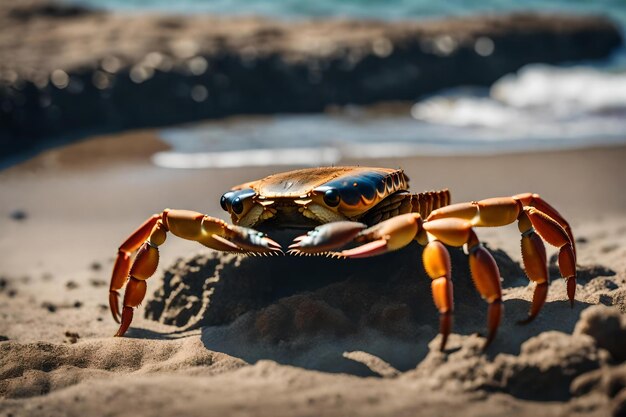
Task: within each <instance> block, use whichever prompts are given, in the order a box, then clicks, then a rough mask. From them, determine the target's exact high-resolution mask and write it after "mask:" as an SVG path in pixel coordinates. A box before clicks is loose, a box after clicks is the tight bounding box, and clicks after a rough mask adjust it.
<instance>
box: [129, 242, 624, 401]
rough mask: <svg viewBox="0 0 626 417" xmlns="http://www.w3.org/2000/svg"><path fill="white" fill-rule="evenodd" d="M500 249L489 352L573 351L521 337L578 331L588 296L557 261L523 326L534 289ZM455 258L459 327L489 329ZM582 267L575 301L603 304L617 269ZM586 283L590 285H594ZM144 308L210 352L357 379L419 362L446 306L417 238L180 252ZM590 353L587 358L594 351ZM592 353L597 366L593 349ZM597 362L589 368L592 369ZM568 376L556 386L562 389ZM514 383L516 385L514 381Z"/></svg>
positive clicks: (460, 330) (463, 262) (456, 343)
mask: <svg viewBox="0 0 626 417" xmlns="http://www.w3.org/2000/svg"><path fill="white" fill-rule="evenodd" d="M493 254H494V257H495V258H496V259H497V262H498V265H499V268H500V271H501V275H502V277H503V287H504V294H505V317H504V320H503V323H502V324H501V327H500V331H499V336H498V337H497V339H496V341H495V342H494V345H493V348H492V349H491V350H490V352H504V353H509V354H519V353H520V351H521V352H522V353H523V349H524V348H527V349H531V350H533V349H534V350H542V348H541V347H542V346H548V347H547V348H546V349H548V350H551V351H554V352H553V353H554V355H555V356H554V357H555V358H557V357H558V358H561V356H563V357H566V356H567V355H566V354H563V355H558V354H557V353H556V352H557V351H558V348H556V347H555V346H558V345H559V344H558V342H555V341H553V340H552V339H550V338H548V339H546V340H543V339H541V340H540V341H536V342H534V343H535V344H538V345H539V346H540V347H532V346H533V345H532V344H531V345H529V346H526V345H522V344H523V343H524V342H525V341H527V340H528V339H530V338H532V337H534V336H537V335H539V334H540V333H541V332H542V331H551V330H559V331H563V332H567V333H571V332H572V331H573V330H574V326H575V325H576V321H577V320H578V317H579V315H580V313H581V312H582V311H583V309H584V308H585V307H587V306H588V305H589V304H588V303H587V302H585V301H582V302H580V301H579V302H578V303H577V304H576V306H575V308H574V309H573V310H572V309H570V308H569V305H568V303H567V302H566V301H565V285H564V282H563V280H562V279H560V278H559V277H558V270H557V269H555V268H552V272H553V273H554V274H556V275H555V276H553V279H554V282H553V283H552V286H551V290H550V297H549V301H548V303H547V304H546V305H545V307H544V311H543V313H542V315H541V316H540V317H539V318H538V319H537V320H536V321H535V322H533V323H531V324H530V325H527V326H519V325H517V324H516V322H517V321H518V320H520V319H523V318H525V316H526V314H527V311H528V308H529V306H530V302H529V300H531V298H532V288H533V287H532V285H528V280H527V278H526V277H525V275H524V272H523V271H522V269H521V268H520V266H519V265H518V264H517V263H516V262H515V261H513V260H512V259H511V258H510V257H509V256H508V255H507V254H506V253H504V252H502V251H493ZM451 256H452V263H453V271H454V272H453V280H454V282H455V288H454V291H455V300H456V305H455V308H456V313H455V327H454V332H455V333H456V334H459V335H465V336H467V335H476V333H477V332H482V331H484V329H485V322H486V304H485V302H484V301H483V300H481V298H480V296H479V295H478V293H477V292H476V290H475V288H474V286H473V283H472V281H471V277H470V275H469V267H468V261H467V256H465V255H464V254H463V252H462V251H461V250H457V249H452V250H451ZM580 275H581V279H580V283H581V284H582V285H581V286H580V290H579V293H580V295H581V296H582V297H579V298H582V299H583V300H587V299H589V300H593V301H595V302H597V299H598V297H599V292H601V291H600V290H599V289H598V288H596V285H597V281H603V282H605V283H606V282H612V281H611V279H612V278H611V277H612V276H613V275H615V273H614V272H613V271H611V270H609V269H607V268H602V267H598V266H591V267H583V268H581V270H580ZM597 275H606V276H600V277H599V276H597ZM587 285H590V286H591V287H593V290H587V289H586V286H587ZM603 288H605V289H606V291H609V288H611V286H610V285H609V286H606V285H605V284H603ZM613 292H614V291H613ZM146 317H148V318H151V319H155V320H158V321H160V322H162V323H165V324H175V325H177V326H182V327H183V328H185V329H190V328H196V327H203V330H202V340H203V342H204V344H205V346H206V347H207V348H208V349H209V350H214V351H219V352H225V353H227V354H229V355H232V356H235V357H239V358H242V359H244V360H245V361H247V362H251V363H253V362H256V361H259V360H263V359H271V360H274V361H277V362H279V363H282V364H287V365H293V366H299V367H304V368H308V369H314V370H321V371H325V372H347V373H351V374H354V375H360V376H366V375H377V376H380V375H390V374H394V373H395V372H398V371H400V372H403V371H407V370H411V369H414V368H415V367H416V366H417V365H418V364H419V363H420V362H421V361H422V360H423V359H424V358H425V357H426V356H427V355H428V354H429V346H428V342H429V341H431V340H433V339H434V342H433V343H435V344H436V343H438V340H439V338H438V336H437V333H438V314H437V312H436V309H435V307H434V305H433V302H432V298H431V291H430V279H429V278H428V277H427V276H426V274H425V272H424V270H423V267H422V265H421V248H420V247H419V246H418V245H411V246H409V247H407V248H405V249H403V250H401V251H398V252H396V253H391V254H388V255H386V256H383V257H376V258H370V259H361V260H348V261H347V260H334V259H328V258H320V257H297V258H294V257H281V258H270V259H268V258H246V257H237V256H232V255H222V254H215V253H208V254H201V255H196V256H193V257H191V258H190V259H188V260H179V261H178V262H177V263H176V264H175V265H174V266H172V267H171V268H169V269H168V270H167V271H166V272H165V277H164V282H163V286H162V287H161V288H160V289H158V290H157V291H156V293H155V295H154V297H153V299H152V300H151V301H150V302H148V304H147V306H146ZM130 334H131V335H132V334H133V333H132V330H131V333H130ZM546 337H547V336H546ZM464 339H465V338H464V337H458V338H453V339H451V340H450V342H449V344H448V348H449V351H450V352H454V350H457V349H461V350H463V349H464V347H463V346H465V345H464V342H462V341H463V340H464ZM475 339H476V340H477V342H476V343H477V344H480V343H482V342H478V339H479V338H478V337H475ZM481 340H482V339H481ZM585 340H587V339H585ZM529 343H530V342H529ZM577 343H578V342H577ZM577 343H575V344H574V346H577ZM581 343H583V342H581ZM584 343H587V344H589V343H588V342H584ZM553 345H554V346H553ZM566 345H568V346H566V347H567V348H573V347H572V346H569V345H571V344H568V343H566ZM585 346H586V345H585ZM603 346H604V345H603ZM472 349H473V350H470V351H469V353H467V354H468V355H470V354H471V355H473V356H476V354H477V351H476V349H474V348H472ZM435 350H436V349H435ZM344 352H348V354H344ZM358 352H365V353H367V354H368V355H373V356H374V357H375V358H377V360H372V358H371V357H367V356H363V355H361V354H359V353H358ZM582 355H583V356H585V357H587V356H589V355H588V352H583V353H582ZM378 360H379V361H380V362H378ZM555 360H556V359H555ZM559 360H560V359H559ZM590 360H591V362H593V363H595V364H596V365H595V367H597V363H598V360H597V358H595V357H594V358H592V359H590ZM583 362H584V361H583ZM381 363H382V364H386V365H381ZM564 363H567V362H564ZM387 365H388V366H389V368H388V367H387ZM585 366H586V365H585ZM583 368H584V367H583ZM592 368H594V367H593V366H591V365H589V367H587V368H584V369H585V370H589V369H592ZM539 369H540V368H537V372H539V371H538V370H539ZM566 373H567V372H566ZM568 381H569V380H568ZM494 384H495V383H494ZM511 384H514V383H513V382H511ZM478 385H481V384H478ZM568 385H569V382H568V383H564V384H560V385H559V387H561V388H559V389H562V387H563V386H565V387H567V386H568ZM565 390H566V391H567V388H565ZM506 391H507V392H515V391H516V388H510V389H507V390H506ZM518 391H519V392H522V389H521V388H520V389H518ZM540 391H541V390H540ZM540 391H537V394H545V395H547V396H548V397H551V398H552V397H554V398H561V397H563V395H564V394H563V392H562V391H559V394H547V393H545V392H540ZM533 392H534V391H533ZM530 395H534V394H530Z"/></svg>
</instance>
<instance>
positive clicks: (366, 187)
mask: <svg viewBox="0 0 626 417" xmlns="http://www.w3.org/2000/svg"><path fill="white" fill-rule="evenodd" d="M399 179H400V178H399V176H398V180H397V181H399ZM393 183H394V179H393V178H392V177H391V175H388V174H384V173H379V172H366V173H363V174H361V175H350V176H346V177H341V178H338V179H336V180H333V181H329V182H327V183H326V184H324V185H322V186H320V187H317V188H316V189H315V191H316V192H321V193H324V192H326V191H328V190H330V189H336V190H337V191H338V192H339V195H340V196H341V201H343V202H344V203H345V204H347V205H351V206H354V205H357V204H358V203H359V202H360V201H361V197H363V198H364V199H365V200H367V201H372V200H374V198H375V197H376V194H377V193H378V194H379V195H381V196H382V195H383V194H385V192H392V191H393V190H394V187H393ZM386 184H390V185H391V187H389V189H388V190H386ZM395 188H398V187H395Z"/></svg>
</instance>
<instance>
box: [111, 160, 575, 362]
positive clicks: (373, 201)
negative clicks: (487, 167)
mask: <svg viewBox="0 0 626 417" xmlns="http://www.w3.org/2000/svg"><path fill="white" fill-rule="evenodd" d="M220 204H221V206H222V208H223V209H224V210H225V211H227V212H228V213H229V214H230V217H231V219H232V223H233V224H228V223H227V222H225V221H223V220H221V219H219V218H215V217H211V216H208V215H205V214H202V213H198V212H194V211H188V210H173V209H166V210H163V212H162V213H160V214H154V215H153V216H152V217H150V218H149V219H148V220H146V221H145V222H144V223H143V224H142V225H141V226H139V228H137V230H135V231H134V232H133V233H132V234H131V235H130V236H129V237H128V238H127V239H126V240H125V241H124V243H122V245H121V246H120V247H119V250H118V254H117V259H116V261H115V265H114V267H113V273H112V277H111V285H110V290H109V305H110V308H111V312H112V314H113V318H114V319H115V320H116V321H117V322H118V323H120V327H119V329H118V331H117V333H116V334H115V336H123V335H124V334H125V333H126V331H127V330H128V328H129V326H130V324H131V321H132V319H133V310H134V308H136V307H137V306H139V304H140V303H141V301H142V300H143V299H144V296H145V294H146V280H147V279H148V278H150V277H151V276H152V275H153V274H154V272H155V270H156V268H157V265H158V262H159V251H158V247H159V246H161V245H162V244H163V243H164V242H165V239H166V234H167V232H170V233H172V234H174V235H176V236H178V237H180V238H183V239H188V240H193V241H196V242H198V243H200V244H202V245H204V246H207V247H209V248H211V249H214V250H217V251H225V252H236V253H242V254H253V255H259V254H260V255H327V256H333V257H341V258H365V257H371V256H377V255H383V254H385V253H387V252H391V251H396V250H398V249H400V248H402V247H404V246H406V245H408V244H409V243H411V242H412V241H417V242H418V243H419V244H421V245H423V246H424V249H423V252H422V262H423V264H424V269H425V271H426V273H427V275H428V276H429V277H430V279H431V280H432V281H431V287H432V296H433V301H434V304H435V306H436V308H437V310H438V311H439V316H440V318H439V322H440V327H439V333H440V334H441V343H440V349H441V350H444V349H445V346H446V341H447V339H448V336H449V334H450V332H451V329H452V314H453V310H454V302H453V286H452V279H451V264H450V255H449V252H448V249H447V247H446V246H452V247H461V246H463V247H464V248H465V251H466V253H467V254H468V256H469V265H470V270H471V275H472V279H473V282H474V285H475V287H476V290H477V291H478V292H479V293H480V295H481V296H482V298H483V299H484V300H485V301H486V302H487V305H488V307H487V310H488V313H487V336H486V340H485V344H484V348H486V347H487V346H489V344H490V343H491V342H492V341H493V339H494V336H495V335H496V331H497V328H498V326H499V323H500V320H501V316H502V312H503V306H502V289H501V284H500V273H499V271H498V267H497V265H496V262H495V260H494V258H493V257H492V255H491V254H490V253H489V251H487V250H486V249H485V248H484V247H483V245H482V244H481V242H480V241H479V239H478V237H477V235H476V233H475V230H474V229H475V228H477V227H494V226H504V225H507V224H510V223H513V222H515V221H517V222H518V227H519V230H520V232H521V236H522V237H521V250H522V259H523V263H524V267H525V271H526V275H527V276H528V278H529V280H530V281H532V282H534V283H535V287H534V293H533V299H532V303H531V306H530V310H529V312H528V316H527V317H526V318H525V319H524V320H522V321H521V323H528V322H530V321H532V320H533V319H534V318H535V317H536V316H537V314H538V313H539V311H540V310H541V307H542V306H543V304H544V302H545V300H546V297H547V293H548V284H549V282H548V279H549V277H548V269H547V262H546V250H545V246H544V243H543V242H544V241H545V242H547V243H549V244H551V245H553V246H555V247H556V248H558V249H559V254H558V263H559V269H560V272H561V275H562V276H563V278H564V279H565V280H566V282H567V285H566V288H567V296H568V298H569V301H570V303H571V304H572V306H573V303H574V296H575V291H576V248H575V244H574V236H573V234H572V231H571V228H570V226H569V224H568V222H567V221H566V220H565V219H564V218H563V216H561V215H560V214H559V212H558V211H557V210H556V209H554V208H553V207H552V206H551V205H550V204H548V203H547V202H546V201H544V200H543V199H542V198H541V197H540V196H539V195H537V194H533V193H525V194H517V195H513V196H511V197H496V198H489V199H485V200H481V201H472V202H466V203H457V204H450V192H449V191H448V190H447V189H444V190H440V191H429V192H423V193H411V192H409V178H408V177H407V176H406V175H405V173H404V172H403V171H402V170H401V169H388V168H367V167H359V166H353V167H321V168H309V169H300V170H295V171H290V172H284V173H279V174H275V175H270V176H268V177H266V178H263V179H260V180H257V181H252V182H248V183H245V184H241V185H239V186H236V187H233V188H232V189H231V190H230V191H228V192H227V193H225V194H224V195H223V196H222V198H221V201H220ZM253 227H257V228H260V227H263V228H264V230H268V231H269V233H270V234H271V232H272V231H275V230H278V229H284V228H296V229H306V230H308V232H307V233H305V234H302V235H299V236H298V237H296V238H295V239H294V240H293V242H292V244H291V245H289V247H288V248H286V250H285V251H283V247H281V245H280V244H278V243H277V242H275V241H274V240H272V239H271V238H270V237H269V236H268V234H266V233H264V232H260V231H258V230H256V229H254V228H253ZM135 252H136V255H135V257H134V260H132V261H131V257H132V255H133V253H135ZM124 285H126V291H125V293H124V298H123V308H122V312H121V314H120V309H119V290H121V289H122V287H124Z"/></svg>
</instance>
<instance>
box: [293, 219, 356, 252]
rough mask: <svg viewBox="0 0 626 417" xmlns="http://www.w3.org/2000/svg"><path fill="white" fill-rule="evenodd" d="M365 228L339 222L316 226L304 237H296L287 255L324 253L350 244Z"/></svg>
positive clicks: (346, 222)
mask: <svg viewBox="0 0 626 417" xmlns="http://www.w3.org/2000/svg"><path fill="white" fill-rule="evenodd" d="M366 227H367V226H366V225H364V224H363V223H358V222H350V221H339V222H333V223H326V224H323V225H321V226H317V227H316V228H315V229H313V230H311V231H310V232H308V233H307V234H306V235H302V236H298V237H297V238H295V239H294V243H293V244H291V245H290V246H289V253H292V254H301V253H305V254H307V253H325V252H328V251H332V250H336V249H338V248H341V247H342V246H345V245H347V244H348V243H350V242H352V241H353V240H354V238H355V237H356V236H357V235H358V234H359V233H360V232H361V231H362V230H363V229H365V228H366Z"/></svg>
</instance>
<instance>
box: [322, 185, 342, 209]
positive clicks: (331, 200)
mask: <svg viewBox="0 0 626 417" xmlns="http://www.w3.org/2000/svg"><path fill="white" fill-rule="evenodd" d="M340 201H341V197H339V191H337V190H335V189H334V188H331V189H330V190H328V191H326V192H325V193H324V203H326V205H328V206H329V207H337V206H338V205H339V202H340Z"/></svg>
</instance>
